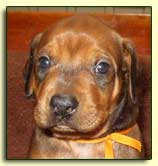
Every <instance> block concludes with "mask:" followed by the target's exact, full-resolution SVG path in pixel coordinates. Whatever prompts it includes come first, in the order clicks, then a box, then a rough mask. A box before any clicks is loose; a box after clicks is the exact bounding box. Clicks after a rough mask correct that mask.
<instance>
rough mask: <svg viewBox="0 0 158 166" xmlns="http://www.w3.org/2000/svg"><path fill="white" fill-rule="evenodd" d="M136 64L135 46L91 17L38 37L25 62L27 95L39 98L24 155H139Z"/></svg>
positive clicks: (68, 20) (65, 23) (58, 26)
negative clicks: (32, 129)
mask: <svg viewBox="0 0 158 166" xmlns="http://www.w3.org/2000/svg"><path fill="white" fill-rule="evenodd" d="M136 66H137V65H136V54H135V50H134V47H133V45H132V43H131V42H130V41H128V40H127V39H124V38H122V37H121V36H120V35H119V34H118V33H116V32H115V31H114V30H112V29H111V28H110V27H108V26H107V25H106V24H105V23H104V22H103V21H101V20H99V19H98V18H95V17H93V16H88V15H76V16H71V17H69V18H66V19H63V20H62V21H60V22H58V23H57V24H56V25H55V26H52V27H50V28H49V29H48V30H46V31H45V32H43V33H40V34H38V35H36V36H35V38H34V39H33V40H32V43H31V53H30V56H29V60H28V62H27V64H26V66H25V78H26V82H25V93H26V96H27V97H31V96H32V95H35V97H36V101H37V102H36V106H35V109H34V119H35V123H36V128H35V132H34V134H33V138H32V141H31V146H30V151H29V158H35V159H38V158H39V159H42V158H44V159H73V158H76V159H84V158H86V159H87V158H93V159H94V158H98V159H101V158H106V156H108V155H109V154H110V153H112V155H109V156H111V157H107V158H116V159H135V158H142V157H143V153H142V152H140V151H141V149H140V148H141V147H139V148H138V147H134V145H130V143H129V142H132V141H133V140H134V142H135V143H133V144H138V145H137V146H141V145H140V142H141V133H140V130H139V127H138V125H137V115H138V108H137V102H136V92H135V88H136V81H135V80H136V78H135V77H136V73H137V71H136ZM119 136H120V137H121V139H120V137H119ZM118 137H119V139H120V140H119V139H118ZM128 139H130V140H129V141H127V140H128ZM131 140H132V141H131ZM124 142H126V143H124ZM131 144H132V143H131ZM138 149H139V150H138Z"/></svg>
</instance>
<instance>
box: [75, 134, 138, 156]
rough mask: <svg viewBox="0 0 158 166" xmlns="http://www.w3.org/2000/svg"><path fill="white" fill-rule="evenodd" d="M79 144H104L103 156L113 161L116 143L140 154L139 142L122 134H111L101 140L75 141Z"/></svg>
mask: <svg viewBox="0 0 158 166" xmlns="http://www.w3.org/2000/svg"><path fill="white" fill-rule="evenodd" d="M76 142H79V143H94V144H95V143H100V142H104V143H105V147H104V150H105V151H104V154H105V158H106V159H114V151H113V142H118V143H120V144H123V145H127V146H130V147H132V148H134V149H136V150H138V151H139V152H141V142H140V141H138V140H137V139H135V138H132V137H129V136H126V135H124V134H122V133H112V134H110V135H108V136H106V137H103V138H96V139H93V140H77V141H76Z"/></svg>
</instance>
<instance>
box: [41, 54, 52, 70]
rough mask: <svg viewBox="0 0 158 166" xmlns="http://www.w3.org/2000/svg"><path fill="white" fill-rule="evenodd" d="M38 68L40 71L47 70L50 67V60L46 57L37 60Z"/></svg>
mask: <svg viewBox="0 0 158 166" xmlns="http://www.w3.org/2000/svg"><path fill="white" fill-rule="evenodd" d="M39 67H40V68H41V69H47V68H49V67H50V59H49V58H48V57H45V56H42V57H40V58H39Z"/></svg>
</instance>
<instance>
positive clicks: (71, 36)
mask: <svg viewBox="0 0 158 166" xmlns="http://www.w3.org/2000/svg"><path fill="white" fill-rule="evenodd" d="M47 47H49V48H50V49H52V52H54V56H58V57H59V56H60V59H62V58H63V59H64V61H73V60H75V61H81V60H83V59H85V58H88V57H87V56H88V55H90V54H88V53H89V52H90V51H91V52H92V51H93V50H97V49H100V48H99V46H98V43H97V41H96V40H95V39H94V38H93V37H91V36H90V35H88V34H86V33H84V32H82V33H77V32H74V31H66V32H64V33H61V34H57V35H55V36H54V37H52V40H50V42H49V43H48V44H47Z"/></svg>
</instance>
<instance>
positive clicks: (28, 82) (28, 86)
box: [23, 33, 42, 97]
mask: <svg viewBox="0 0 158 166" xmlns="http://www.w3.org/2000/svg"><path fill="white" fill-rule="evenodd" d="M41 37H42V33H39V34H37V35H36V36H35V37H34V38H33V40H32V41H31V49H30V55H29V58H28V60H27V62H26V64H25V67H24V71H23V76H24V80H25V95H26V97H31V96H32V95H33V91H34V83H35V78H34V76H33V70H34V69H33V68H34V67H33V66H34V64H33V63H34V54H35V50H36V48H37V45H38V43H39V42H40V39H41Z"/></svg>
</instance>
